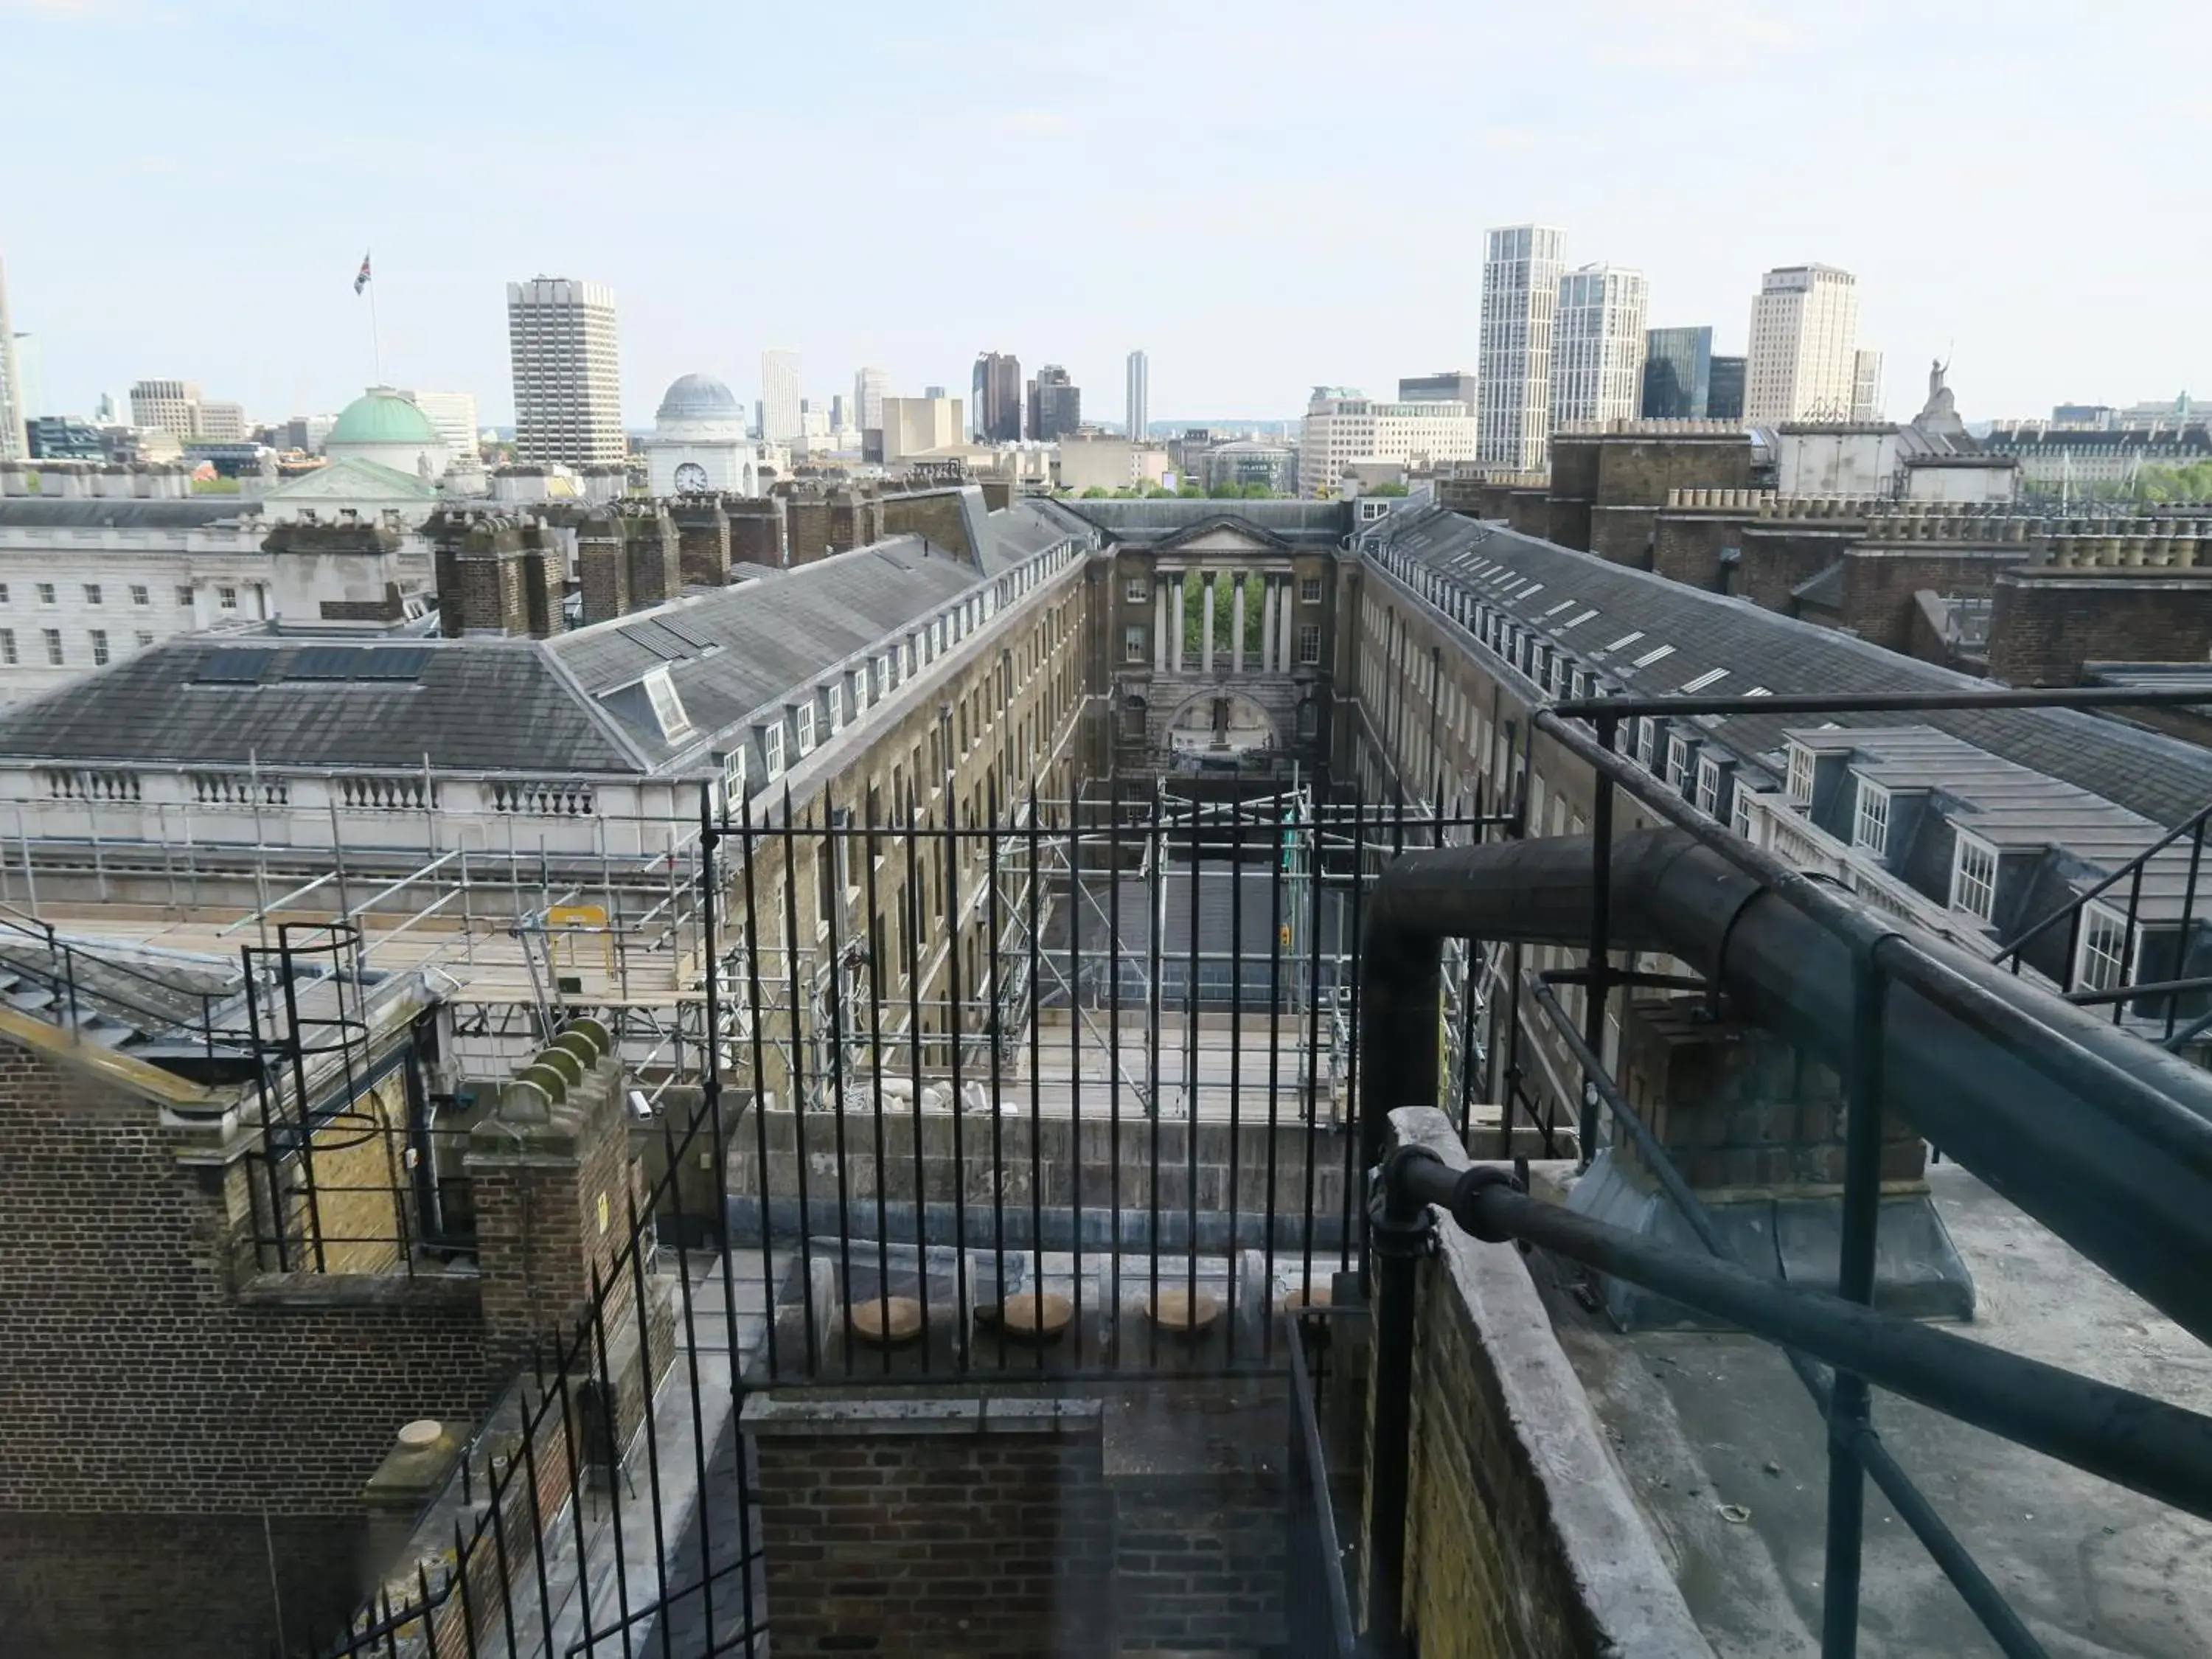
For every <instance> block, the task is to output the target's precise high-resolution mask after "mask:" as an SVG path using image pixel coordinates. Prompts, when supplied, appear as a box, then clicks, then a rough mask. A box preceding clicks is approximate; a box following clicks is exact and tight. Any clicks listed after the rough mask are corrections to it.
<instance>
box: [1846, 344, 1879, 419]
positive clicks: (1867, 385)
mask: <svg viewBox="0 0 2212 1659" xmlns="http://www.w3.org/2000/svg"><path fill="white" fill-rule="evenodd" d="M1851 418H1852V419H1853V420H1855V421H1878V420H1880V419H1881V353H1880V352H1879V351H1876V350H1875V349H1874V348H1873V347H1872V346H1861V347H1860V348H1859V349H1858V350H1857V351H1856V352H1855V353H1853V354H1852V357H1851Z"/></svg>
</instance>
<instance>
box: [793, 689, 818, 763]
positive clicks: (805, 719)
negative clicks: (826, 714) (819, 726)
mask: <svg viewBox="0 0 2212 1659" xmlns="http://www.w3.org/2000/svg"><path fill="white" fill-rule="evenodd" d="M792 724H793V727H794V728H795V729H796V732H797V734H798V738H799V753H800V754H802V755H804V754H805V753H806V752H807V750H811V748H813V747H814V705H813V704H812V703H811V702H803V703H801V704H799V707H798V708H797V709H796V710H795V711H794V718H793V722H792Z"/></svg>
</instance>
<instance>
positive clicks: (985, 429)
mask: <svg viewBox="0 0 2212 1659" xmlns="http://www.w3.org/2000/svg"><path fill="white" fill-rule="evenodd" d="M974 392H975V396H974V398H972V399H971V400H970V401H971V403H972V404H973V408H972V409H971V410H970V418H972V419H973V420H974V422H975V439H976V441H977V442H979V443H987V444H1012V443H1019V442H1020V441H1021V439H1022V363H1021V359H1020V358H1018V357H1017V356H1014V355H1013V353H1012V352H1011V351H986V352H984V353H983V354H982V355H981V356H978V357H977V358H976V359H975V385H974Z"/></svg>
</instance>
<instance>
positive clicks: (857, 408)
mask: <svg viewBox="0 0 2212 1659" xmlns="http://www.w3.org/2000/svg"><path fill="white" fill-rule="evenodd" d="M890 389H891V377H890V375H888V374H885V373H884V371H883V370H882V369H880V368H864V369H862V370H861V371H860V373H859V374H855V375H854V377H853V424H854V426H857V427H859V428H860V430H861V431H863V432H880V431H882V430H883V425H884V398H887V397H889V396H890Z"/></svg>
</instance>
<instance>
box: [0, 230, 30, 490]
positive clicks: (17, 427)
mask: <svg viewBox="0 0 2212 1659" xmlns="http://www.w3.org/2000/svg"><path fill="white" fill-rule="evenodd" d="M29 417H30V412H29V411H28V410H26V409H25V408H24V407H23V382H22V377H21V372H20V371H19V370H18V369H17V368H16V367H15V327H14V325H12V324H10V323H9V320H8V272H7V270H6V268H5V267H4V266H0V461H20V460H21V459H24V457H26V456H27V455H28V454H29V453H30V452H31V440H30V433H29Z"/></svg>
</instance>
